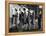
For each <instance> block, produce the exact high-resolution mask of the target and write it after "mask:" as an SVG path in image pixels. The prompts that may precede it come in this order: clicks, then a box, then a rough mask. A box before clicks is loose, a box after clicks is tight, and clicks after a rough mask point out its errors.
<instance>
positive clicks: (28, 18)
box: [10, 7, 41, 32]
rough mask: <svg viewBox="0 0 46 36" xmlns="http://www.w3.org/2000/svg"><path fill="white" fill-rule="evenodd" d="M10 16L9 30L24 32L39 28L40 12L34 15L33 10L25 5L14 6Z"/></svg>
mask: <svg viewBox="0 0 46 36" xmlns="http://www.w3.org/2000/svg"><path fill="white" fill-rule="evenodd" d="M14 10H15V13H14V12H13V13H14V14H13V15H12V18H10V25H11V26H10V31H11V32H14V31H15V32H25V31H32V30H36V29H40V28H41V14H37V15H35V10H31V9H29V8H26V7H21V8H19V9H17V8H15V9H14ZM39 21H40V22H39Z"/></svg>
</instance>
